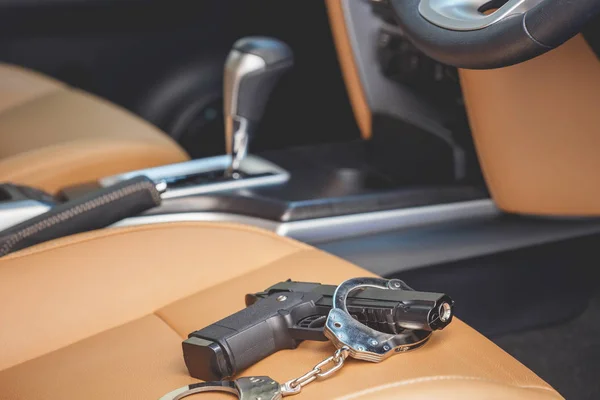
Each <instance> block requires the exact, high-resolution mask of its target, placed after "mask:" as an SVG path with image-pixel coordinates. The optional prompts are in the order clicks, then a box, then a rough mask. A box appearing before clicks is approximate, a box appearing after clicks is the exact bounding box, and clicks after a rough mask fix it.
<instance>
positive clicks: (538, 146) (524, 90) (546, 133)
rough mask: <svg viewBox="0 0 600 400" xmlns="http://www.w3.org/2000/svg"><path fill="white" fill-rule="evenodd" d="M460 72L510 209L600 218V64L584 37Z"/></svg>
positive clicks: (493, 179) (485, 153)
mask: <svg viewBox="0 0 600 400" xmlns="http://www.w3.org/2000/svg"><path fill="white" fill-rule="evenodd" d="M460 77H461V84H462V88H463V93H464V97H465V103H466V106H467V111H468V113H469V119H470V123H471V128H472V131H473V138H474V140H475V145H476V147H477V153H478V155H479V159H480V161H481V166H482V169H483V172H484V175H485V178H486V182H487V184H488V187H489V189H490V192H491V194H492V196H493V198H494V200H495V201H496V203H497V204H498V206H499V207H500V208H501V209H502V210H504V211H508V212H513V213H522V214H536V215H550V216H600V201H598V199H599V198H600V185H599V184H598V183H599V182H600V157H598V149H600V113H598V110H597V108H598V103H600V61H598V58H597V57H596V55H595V54H594V52H593V51H592V49H591V48H590V47H589V46H588V44H587V43H586V42H585V39H584V38H583V37H582V36H581V35H580V36H576V37H575V38H573V39H571V40H570V41H568V42H567V43H565V44H564V45H562V46H561V47H559V48H557V49H555V50H553V51H551V52H549V53H547V54H544V55H543V56H540V57H538V58H535V59H533V60H530V61H527V62H525V63H522V64H518V65H514V66H512V67H507V68H501V69H495V70H484V71H474V70H461V71H460Z"/></svg>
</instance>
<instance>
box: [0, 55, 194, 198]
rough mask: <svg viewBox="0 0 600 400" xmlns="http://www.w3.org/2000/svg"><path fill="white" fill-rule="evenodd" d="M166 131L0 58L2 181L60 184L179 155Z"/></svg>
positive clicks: (174, 159)
mask: <svg viewBox="0 0 600 400" xmlns="http://www.w3.org/2000/svg"><path fill="white" fill-rule="evenodd" d="M187 159H188V156H187V155H186V153H185V152H184V151H183V150H182V149H181V148H180V147H179V146H178V145H177V144H176V143H175V142H174V141H172V140H171V139H170V138H169V137H168V136H167V135H166V134H164V133H163V132H161V131H160V130H159V129H157V128H156V127H154V126H152V125H151V124H149V123H147V122H145V121H144V120H142V119H141V118H139V117H137V116H135V115H133V114H131V113H129V112H128V111H126V110H124V109H122V108H120V107H118V106H116V105H114V104H111V103H109V102H107V101H105V100H102V99H100V98H98V97H96V96H93V95H91V94H89V93H85V92H82V91H80V90H77V89H73V88H70V87H68V86H67V85H65V84H63V83H61V82H59V81H56V80H54V79H51V78H49V77H46V76H44V75H41V74H38V73H36V72H33V71H29V70H26V69H23V68H20V67H17V66H11V65H6V64H0V182H13V183H20V184H26V185H31V186H37V187H39V188H42V189H45V190H48V191H50V192H54V191H56V190H58V189H60V188H61V187H64V186H68V185H73V184H76V183H81V182H86V181H92V180H96V179H98V178H101V177H103V176H109V175H113V174H116V173H120V172H124V171H130V170H135V169H140V168H147V167H152V166H157V165H163V164H169V163H175V162H181V161H185V160H187Z"/></svg>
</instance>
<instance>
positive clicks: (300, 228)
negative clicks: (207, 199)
mask: <svg viewBox="0 0 600 400" xmlns="http://www.w3.org/2000/svg"><path fill="white" fill-rule="evenodd" d="M498 214H500V211H498V209H497V208H496V206H495V205H494V203H493V202H492V200H489V199H487V200H474V201H466V202H460V203H450V204H440V205H434V206H426V207H414V208H405V209H400V210H389V211H378V212H371V213H362V214H353V215H344V216H339V217H329V218H317V219H311V220H306V221H294V222H274V221H270V220H265V219H261V218H254V217H248V216H243V215H235V214H227V213H212V212H207V213H181V214H164V215H149V216H140V217H133V218H127V219H125V220H123V221H120V222H118V223H116V224H114V225H113V226H115V227H117V226H132V225H144V224H156V223H166V222H183V221H204V222H233V223H240V224H244V225H251V226H256V227H259V228H262V229H266V230H269V231H272V232H275V233H277V234H279V235H281V236H288V237H291V238H294V239H297V240H300V241H302V242H306V243H311V244H316V243H323V242H327V241H332V240H339V239H345V238H349V237H354V236H361V235H366V234H373V233H379V232H386V231H390V230H395V229H406V228H413V227H419V226H426V225H430V224H434V223H447V222H453V221H459V220H460V221H464V220H469V219H478V218H483V217H490V216H494V215H498Z"/></svg>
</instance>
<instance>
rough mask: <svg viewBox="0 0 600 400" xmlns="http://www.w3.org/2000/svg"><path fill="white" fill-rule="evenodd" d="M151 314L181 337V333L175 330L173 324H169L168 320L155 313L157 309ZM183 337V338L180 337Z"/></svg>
mask: <svg viewBox="0 0 600 400" xmlns="http://www.w3.org/2000/svg"><path fill="white" fill-rule="evenodd" d="M152 315H154V316H155V317H156V318H158V319H160V320H161V321H162V322H163V323H164V324H165V325H166V326H168V327H169V328H170V329H171V330H172V331H173V332H175V334H176V335H177V336H179V337H180V338H181V335H180V334H179V332H177V329H175V327H174V326H173V325H171V324H170V323H169V322H167V320H166V319H165V318H164V317H163V316H162V315H160V314H158V313H157V311H155V312H153V313H152ZM182 339H184V338H182Z"/></svg>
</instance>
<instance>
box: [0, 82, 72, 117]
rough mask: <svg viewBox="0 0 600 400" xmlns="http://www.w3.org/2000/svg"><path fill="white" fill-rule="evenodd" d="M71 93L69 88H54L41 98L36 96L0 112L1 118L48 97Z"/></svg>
mask: <svg viewBox="0 0 600 400" xmlns="http://www.w3.org/2000/svg"><path fill="white" fill-rule="evenodd" d="M69 91H71V88H70V87H69V86H62V87H56V88H52V89H50V90H48V91H47V92H44V93H42V94H41V95H39V96H35V97H32V98H29V99H26V100H23V101H22V102H19V103H16V104H13V105H11V106H8V107H7V108H4V109H2V111H0V118H2V117H3V116H4V114H8V113H11V112H13V111H15V110H17V109H19V108H21V107H25V106H27V105H28V104H31V103H34V102H36V101H38V100H42V99H45V98H46V97H50V96H54V95H56V94H58V93H61V92H69Z"/></svg>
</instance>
